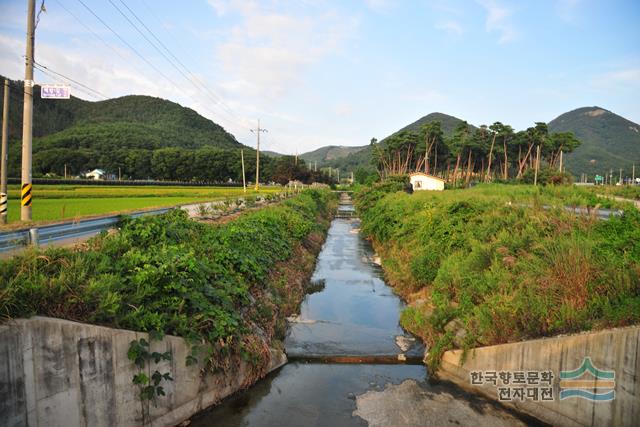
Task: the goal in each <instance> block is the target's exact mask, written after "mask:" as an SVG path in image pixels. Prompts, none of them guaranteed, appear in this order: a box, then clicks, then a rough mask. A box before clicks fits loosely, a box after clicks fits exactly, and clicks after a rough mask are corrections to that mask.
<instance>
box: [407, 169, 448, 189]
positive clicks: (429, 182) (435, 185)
mask: <svg viewBox="0 0 640 427" xmlns="http://www.w3.org/2000/svg"><path fill="white" fill-rule="evenodd" d="M409 181H410V182H411V187H412V188H413V191H421V190H432V191H442V190H444V180H443V179H440V178H438V177H437V176H433V175H428V174H426V173H422V172H414V173H412V174H411V175H409Z"/></svg>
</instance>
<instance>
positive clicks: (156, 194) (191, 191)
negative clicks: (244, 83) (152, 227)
mask: <svg viewBox="0 0 640 427" xmlns="http://www.w3.org/2000/svg"><path fill="white" fill-rule="evenodd" d="M19 191H20V190H19V186H18V185H10V186H9V223H12V222H14V223H15V222H17V221H18V220H19V219H20V201H19V197H20V196H19ZM280 191H282V188H281V187H261V188H260V194H270V193H275V192H280ZM33 194H34V200H33V205H32V206H33V220H34V221H56V220H61V219H65V218H79V217H83V216H90V215H102V214H108V213H122V212H128V211H132V210H137V209H145V208H156V207H165V206H175V205H180V204H187V203H198V202H204V201H211V200H222V199H227V198H229V197H235V198H237V197H241V196H243V195H244V193H243V190H242V188H239V187H159V186H158V187H155V186H130V187H128V186H122V187H112V186H95V185H36V186H34V192H33ZM255 194H258V193H256V192H254V191H252V189H247V195H248V196H252V195H255Z"/></svg>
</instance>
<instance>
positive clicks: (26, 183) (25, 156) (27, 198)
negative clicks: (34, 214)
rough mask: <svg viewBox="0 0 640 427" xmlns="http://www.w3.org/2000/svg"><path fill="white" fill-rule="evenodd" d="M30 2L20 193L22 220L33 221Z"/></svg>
mask: <svg viewBox="0 0 640 427" xmlns="http://www.w3.org/2000/svg"><path fill="white" fill-rule="evenodd" d="M27 1H28V11H27V50H26V55H25V56H26V58H25V70H24V109H23V113H22V187H21V191H20V205H21V207H20V219H21V220H22V221H31V197H32V196H31V188H32V183H31V165H32V159H31V154H32V146H31V139H32V137H33V84H34V83H33V49H34V47H33V45H34V39H35V18H36V5H35V3H36V1H35V0H27Z"/></svg>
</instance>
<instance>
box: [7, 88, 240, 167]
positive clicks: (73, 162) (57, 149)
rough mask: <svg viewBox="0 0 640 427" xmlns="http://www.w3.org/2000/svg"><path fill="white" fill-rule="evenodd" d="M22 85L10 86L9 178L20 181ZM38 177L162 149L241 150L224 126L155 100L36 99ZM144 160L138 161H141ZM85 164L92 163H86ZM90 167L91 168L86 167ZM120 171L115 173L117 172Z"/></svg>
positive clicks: (37, 90)
mask: <svg viewBox="0 0 640 427" xmlns="http://www.w3.org/2000/svg"><path fill="white" fill-rule="evenodd" d="M22 90H23V82H21V81H11V82H10V91H11V98H10V106H9V115H10V120H9V122H10V124H9V146H10V148H9V150H10V168H9V171H10V174H11V175H13V176H17V175H19V173H18V170H19V158H20V139H21V135H22V102H23V100H22V98H23V97H22ZM33 110H34V111H33V136H34V140H33V152H34V173H36V174H37V173H47V171H52V170H53V169H55V171H56V172H57V173H60V172H59V171H58V169H59V165H58V166H56V167H55V168H53V167H52V164H53V163H60V159H65V160H64V162H65V163H69V165H70V168H71V170H72V173H80V172H82V169H87V168H91V167H102V168H105V169H109V168H110V167H111V166H112V165H115V164H122V163H123V158H124V157H126V156H128V155H130V154H131V153H132V152H134V151H135V152H136V153H137V154H140V155H142V156H143V157H150V156H152V154H153V152H155V151H156V150H159V149H163V148H179V149H187V150H195V149H200V148H211V149H223V150H226V149H237V148H240V147H242V145H241V144H240V143H239V142H238V141H236V139H235V137H234V136H233V135H231V134H230V133H228V132H226V131H225V130H224V129H223V128H222V127H221V126H220V125H218V124H216V123H214V122H213V121H211V120H209V119H207V118H205V117H202V116H201V115H199V114H198V113H197V112H195V111H194V110H192V109H190V108H186V107H183V106H181V105H179V104H177V103H174V102H171V101H168V100H165V99H161V98H154V97H151V96H141V95H129V96H123V97H120V98H114V99H109V100H106V101H99V102H91V101H85V100H82V99H79V98H75V97H72V98H71V99H68V100H52V99H41V98H40V87H39V86H37V85H36V86H35V87H34V99H33ZM138 157H140V156H138ZM87 159H90V162H89V163H87ZM85 163H87V164H85ZM116 170H117V167H116Z"/></svg>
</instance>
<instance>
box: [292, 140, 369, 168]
mask: <svg viewBox="0 0 640 427" xmlns="http://www.w3.org/2000/svg"><path fill="white" fill-rule="evenodd" d="M365 148H367V147H366V146H363V147H348V146H344V145H328V146H326V147H321V148H318V149H317V150H314V151H309V152H308V153H303V154H301V155H300V157H301V158H303V159H304V160H305V161H306V162H307V163H309V164H313V163H314V162H318V166H320V165H323V166H324V165H326V164H329V163H330V162H331V161H333V160H338V159H341V158H343V157H347V156H348V155H349V154H353V153H357V152H358V151H361V150H363V149H365Z"/></svg>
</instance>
